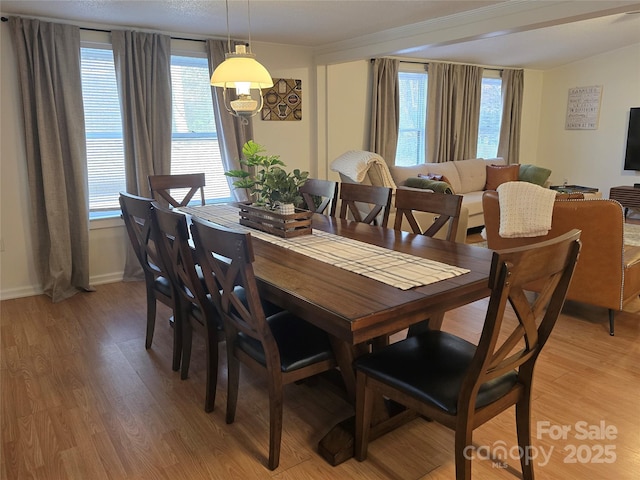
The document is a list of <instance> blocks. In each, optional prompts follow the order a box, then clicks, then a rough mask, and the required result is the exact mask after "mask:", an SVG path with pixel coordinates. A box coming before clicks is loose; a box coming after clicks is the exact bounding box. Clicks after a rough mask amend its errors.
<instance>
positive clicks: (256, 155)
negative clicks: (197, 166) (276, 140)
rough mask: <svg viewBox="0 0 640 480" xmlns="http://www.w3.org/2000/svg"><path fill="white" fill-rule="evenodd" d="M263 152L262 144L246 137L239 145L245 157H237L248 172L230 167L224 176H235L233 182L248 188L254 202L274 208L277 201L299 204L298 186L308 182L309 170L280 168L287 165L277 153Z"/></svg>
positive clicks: (277, 203) (300, 200)
mask: <svg viewBox="0 0 640 480" xmlns="http://www.w3.org/2000/svg"><path fill="white" fill-rule="evenodd" d="M264 152H265V149H264V147H262V146H261V145H259V144H257V143H255V142H254V141H253V140H249V141H248V142H247V143H245V144H244V145H243V146H242V155H243V157H244V158H242V159H240V163H241V164H243V165H245V166H247V167H248V168H249V171H247V170H229V171H228V172H226V173H225V175H227V176H228V177H232V178H237V180H235V181H234V182H233V185H234V186H235V187H236V188H245V189H247V191H248V192H250V194H251V195H252V196H253V199H254V204H256V205H263V206H267V207H268V208H270V209H272V210H274V209H275V208H276V207H277V206H278V205H280V204H288V203H292V204H294V205H299V204H301V203H302V196H301V195H300V187H301V186H302V185H303V184H304V182H306V181H307V178H308V177H309V172H303V171H300V170H299V169H297V168H296V169H295V170H293V171H292V172H287V171H286V170H285V169H284V168H282V167H285V166H286V165H285V164H284V162H283V161H282V160H280V156H279V155H263V153H264Z"/></svg>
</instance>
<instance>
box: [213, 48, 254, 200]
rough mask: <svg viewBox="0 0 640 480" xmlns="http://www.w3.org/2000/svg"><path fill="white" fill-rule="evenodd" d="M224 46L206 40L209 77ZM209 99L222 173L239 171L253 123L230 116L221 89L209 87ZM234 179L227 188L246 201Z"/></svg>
mask: <svg viewBox="0 0 640 480" xmlns="http://www.w3.org/2000/svg"><path fill="white" fill-rule="evenodd" d="M225 44H226V42H224V41H222V40H207V42H206V47H207V58H208V60H209V76H211V74H213V71H214V70H215V69H216V67H217V66H218V65H220V64H221V63H222V62H224V59H225V56H224V55H225ZM211 97H212V99H213V113H214V117H215V120H216V132H217V133H218V143H219V144H220V156H221V157H222V165H223V167H224V171H225V172H227V171H229V170H239V169H240V168H241V165H240V157H241V156H242V146H243V145H244V144H245V143H246V142H247V141H248V140H253V122H252V119H251V118H249V119H248V120H249V123H248V124H243V123H242V121H241V120H240V119H239V118H237V117H234V116H233V115H231V114H230V113H229V112H228V111H227V109H226V107H225V105H224V99H223V95H222V89H221V88H216V87H211ZM233 181H234V179H233V178H231V177H227V182H228V184H229V188H230V189H231V191H232V192H233V194H234V196H235V198H236V200H238V201H246V200H248V197H247V194H246V191H245V190H244V189H236V188H235V187H234V186H233Z"/></svg>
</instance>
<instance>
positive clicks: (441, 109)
mask: <svg viewBox="0 0 640 480" xmlns="http://www.w3.org/2000/svg"><path fill="white" fill-rule="evenodd" d="M482 72H483V68H482V67H476V66H473V65H457V64H451V63H439V62H430V63H429V66H428V73H429V85H428V93H427V96H428V99H427V105H428V108H427V125H428V126H429V128H428V129H427V152H426V154H427V155H426V157H427V159H428V160H427V161H429V162H448V161H453V160H464V159H466V158H475V156H476V152H477V142H478V126H479V121H480V95H481V93H482Z"/></svg>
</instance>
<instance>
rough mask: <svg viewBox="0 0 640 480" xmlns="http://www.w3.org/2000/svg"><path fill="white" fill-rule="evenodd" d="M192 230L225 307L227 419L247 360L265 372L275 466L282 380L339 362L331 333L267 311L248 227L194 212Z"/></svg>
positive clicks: (204, 268) (209, 281) (215, 297)
mask: <svg viewBox="0 0 640 480" xmlns="http://www.w3.org/2000/svg"><path fill="white" fill-rule="evenodd" d="M191 235H192V238H193V241H194V244H195V247H196V252H197V255H198V260H199V261H200V264H201V265H202V272H203V275H204V278H205V282H206V283H207V286H208V289H209V291H210V292H212V295H211V297H212V299H213V301H214V303H215V304H216V305H217V306H218V308H219V309H220V311H221V312H222V313H223V319H224V331H225V335H226V341H227V368H228V375H227V377H228V392H227V413H226V421H227V423H233V421H234V419H235V412H236V405H237V401H238V384H239V377H240V366H239V362H243V363H245V364H246V365H247V366H249V367H250V368H251V369H253V370H257V371H260V372H262V373H264V374H265V375H266V377H267V381H268V391H269V460H268V467H269V469H270V470H274V469H275V468H277V467H278V464H279V461H280V444H281V438H282V410H283V386H284V385H287V384H290V383H293V382H298V381H300V380H303V379H306V378H309V377H312V376H314V375H317V374H319V373H322V372H324V371H327V370H330V369H332V368H334V367H335V365H336V362H335V357H334V354H333V350H332V348H331V344H330V341H329V337H328V335H327V334H326V333H325V332H324V331H322V330H321V329H319V328H317V327H315V326H314V325H312V324H310V323H308V322H306V321H305V320H303V319H302V318H299V317H296V316H295V315H293V314H292V313H290V312H288V311H286V310H285V311H281V312H279V313H276V314H275V315H271V316H268V317H267V316H266V315H265V312H264V309H263V306H262V303H261V298H260V293H259V291H258V284H257V282H256V278H255V275H254V271H253V262H254V253H253V243H252V237H251V234H250V233H246V232H239V231H234V230H230V229H227V228H224V227H220V226H218V225H215V224H213V223H210V222H208V221H206V220H203V219H200V218H196V217H193V219H192V225H191ZM216 287H219V288H220V290H218V289H217V288H216ZM239 287H240V288H239ZM239 292H241V293H242V297H241V296H239V294H238V293H239Z"/></svg>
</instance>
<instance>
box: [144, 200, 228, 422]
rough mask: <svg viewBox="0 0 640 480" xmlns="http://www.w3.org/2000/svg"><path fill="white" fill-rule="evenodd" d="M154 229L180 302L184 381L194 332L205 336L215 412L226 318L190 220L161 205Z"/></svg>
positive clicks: (209, 401)
mask: <svg viewBox="0 0 640 480" xmlns="http://www.w3.org/2000/svg"><path fill="white" fill-rule="evenodd" d="M152 218H153V223H152V228H153V229H154V230H155V232H154V237H155V238H156V239H157V240H156V241H157V247H158V251H159V253H160V256H161V258H162V261H163V263H164V265H165V266H166V269H167V274H168V276H169V278H170V279H171V282H172V284H173V287H174V292H175V299H176V322H175V328H176V329H178V328H179V329H181V330H180V331H181V332H182V361H181V369H180V378H182V379H183V380H184V379H186V378H188V375H189V366H190V363H191V346H192V332H193V330H196V331H198V332H200V333H201V334H202V335H203V338H204V339H205V346H206V362H205V363H206V379H207V380H206V393H205V401H204V410H205V411H206V412H210V411H212V410H213V407H214V404H215V398H216V386H217V382H218V342H220V341H222V340H224V334H223V333H222V318H221V316H220V314H219V313H218V311H217V310H216V307H215V306H214V304H213V303H212V301H211V298H210V296H209V295H208V293H209V292H208V291H207V289H206V285H205V282H204V280H203V278H202V275H201V274H200V273H199V271H200V267H199V266H197V262H196V260H195V258H194V255H195V252H193V248H192V246H191V244H190V238H189V227H188V226H187V217H186V216H185V215H184V214H182V213H178V212H174V211H171V210H168V209H166V208H164V207H161V206H160V205H158V204H155V203H154V205H153V208H152Z"/></svg>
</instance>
